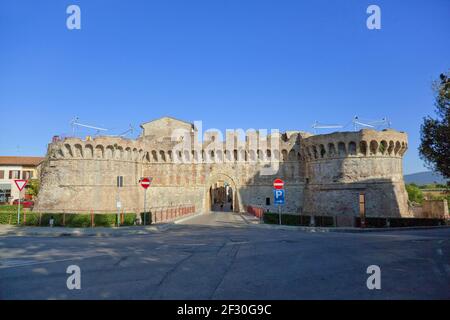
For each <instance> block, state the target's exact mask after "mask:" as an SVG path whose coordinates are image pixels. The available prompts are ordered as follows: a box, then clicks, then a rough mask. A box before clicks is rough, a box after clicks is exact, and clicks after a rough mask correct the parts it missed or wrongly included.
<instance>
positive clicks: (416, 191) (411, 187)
mask: <svg viewBox="0 0 450 320" xmlns="http://www.w3.org/2000/svg"><path fill="white" fill-rule="evenodd" d="M406 192H408V198H409V201H411V202H416V203H422V202H423V193H422V190H420V188H419V187H418V186H416V185H415V184H413V183H412V184H407V185H406Z"/></svg>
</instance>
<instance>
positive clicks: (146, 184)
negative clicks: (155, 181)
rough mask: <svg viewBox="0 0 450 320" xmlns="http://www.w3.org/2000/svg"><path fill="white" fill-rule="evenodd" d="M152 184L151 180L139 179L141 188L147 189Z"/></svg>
mask: <svg viewBox="0 0 450 320" xmlns="http://www.w3.org/2000/svg"><path fill="white" fill-rule="evenodd" d="M151 184H152V178H143V179H141V187H142V188H144V189H147V188H148V187H150V185H151Z"/></svg>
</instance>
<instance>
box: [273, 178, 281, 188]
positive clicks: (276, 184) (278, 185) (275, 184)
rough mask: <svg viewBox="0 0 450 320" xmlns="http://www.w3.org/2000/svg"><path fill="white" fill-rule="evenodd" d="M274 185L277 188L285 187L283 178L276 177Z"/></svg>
mask: <svg viewBox="0 0 450 320" xmlns="http://www.w3.org/2000/svg"><path fill="white" fill-rule="evenodd" d="M273 187H274V188H275V189H277V190H280V189H283V188H284V181H283V180H281V179H275V181H274V182H273Z"/></svg>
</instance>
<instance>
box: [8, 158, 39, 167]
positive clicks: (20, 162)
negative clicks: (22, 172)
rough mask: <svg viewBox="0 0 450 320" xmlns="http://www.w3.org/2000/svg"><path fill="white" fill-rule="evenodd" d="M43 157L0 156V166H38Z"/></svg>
mask: <svg viewBox="0 0 450 320" xmlns="http://www.w3.org/2000/svg"><path fill="white" fill-rule="evenodd" d="M44 159H45V158H43V157H10V156H0V165H15V166H37V165H38V164H39V163H41V161H42V160H44Z"/></svg>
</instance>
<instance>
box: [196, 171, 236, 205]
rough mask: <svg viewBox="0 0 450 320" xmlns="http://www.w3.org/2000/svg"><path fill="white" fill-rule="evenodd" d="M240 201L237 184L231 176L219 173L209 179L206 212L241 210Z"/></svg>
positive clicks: (206, 192)
mask: <svg viewBox="0 0 450 320" xmlns="http://www.w3.org/2000/svg"><path fill="white" fill-rule="evenodd" d="M240 202H241V201H240V195H239V192H238V189H237V185H236V183H235V181H234V179H232V178H231V177H230V176H228V175H226V174H223V173H219V174H215V175H213V176H211V177H210V178H209V179H208V182H207V184H206V190H205V197H204V209H205V212H211V211H223V212H239V210H240V209H241V205H240Z"/></svg>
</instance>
